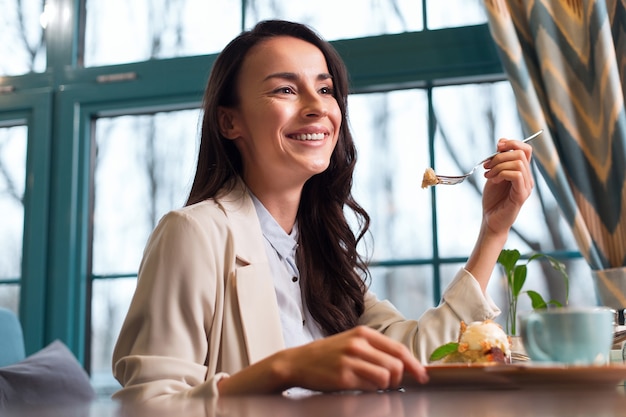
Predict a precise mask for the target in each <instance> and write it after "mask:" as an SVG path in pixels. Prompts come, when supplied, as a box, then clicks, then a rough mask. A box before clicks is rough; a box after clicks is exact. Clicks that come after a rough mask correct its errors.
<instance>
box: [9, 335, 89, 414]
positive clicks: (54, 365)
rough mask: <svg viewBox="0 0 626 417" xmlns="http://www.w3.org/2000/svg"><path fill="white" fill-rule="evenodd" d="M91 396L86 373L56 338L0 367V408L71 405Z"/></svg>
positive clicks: (84, 400)
mask: <svg viewBox="0 0 626 417" xmlns="http://www.w3.org/2000/svg"><path fill="white" fill-rule="evenodd" d="M94 398H95V392H94V389H93V387H92V386H91V383H90V381H89V376H88V375H87V373H86V372H85V370H84V369H83V367H82V365H81V364H80V363H79V362H78V361H77V360H76V358H75V357H74V355H73V353H72V352H71V351H70V350H69V349H68V348H67V347H66V346H65V345H64V344H63V343H62V342H60V341H58V340H57V341H55V342H52V343H51V344H49V345H48V346H47V347H45V348H43V349H42V350H40V351H39V352H36V353H34V354H33V355H31V356H29V357H27V358H26V359H24V360H23V361H21V362H18V363H15V364H13V365H8V366H5V367H2V368H0V407H5V406H10V405H16V404H32V405H52V404H73V403H79V402H87V401H91V400H92V399H94Z"/></svg>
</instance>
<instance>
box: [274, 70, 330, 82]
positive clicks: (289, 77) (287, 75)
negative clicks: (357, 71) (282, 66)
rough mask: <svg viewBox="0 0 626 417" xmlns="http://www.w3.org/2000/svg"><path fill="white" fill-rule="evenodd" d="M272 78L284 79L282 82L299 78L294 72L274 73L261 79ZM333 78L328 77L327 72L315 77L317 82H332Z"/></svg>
mask: <svg viewBox="0 0 626 417" xmlns="http://www.w3.org/2000/svg"><path fill="white" fill-rule="evenodd" d="M273 78H280V79H284V80H292V81H295V80H297V79H298V78H300V77H299V76H298V75H297V74H296V73H294V72H275V73H272V74H269V75H267V76H266V77H265V78H263V81H267V80H270V79H273ZM332 78H333V76H332V75H330V74H329V73H327V72H322V73H320V74H318V75H317V79H318V80H319V81H324V80H332Z"/></svg>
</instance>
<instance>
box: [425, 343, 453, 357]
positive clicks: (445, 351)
mask: <svg viewBox="0 0 626 417" xmlns="http://www.w3.org/2000/svg"><path fill="white" fill-rule="evenodd" d="M458 349H459V344H458V343H457V342H450V343H446V344H445V345H441V346H439V347H438V348H437V349H435V350H434V351H433V353H431V354H430V359H429V360H430V361H431V362H434V361H438V360H439V359H443V358H445V357H446V356H448V355H449V354H451V353H454V352H456V351H457V350H458Z"/></svg>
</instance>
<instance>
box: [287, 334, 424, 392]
mask: <svg viewBox="0 0 626 417" xmlns="http://www.w3.org/2000/svg"><path fill="white" fill-rule="evenodd" d="M303 349H304V351H302V353H303V354H302V355H299V358H300V359H299V360H298V362H297V363H298V364H299V365H300V366H304V369H301V370H300V371H301V372H298V374H300V375H303V376H306V377H305V378H306V380H305V381H302V383H303V384H304V385H300V386H305V387H307V388H311V389H316V390H320V391H336V390H353V389H357V390H368V391H372V390H378V389H393V388H397V387H399V386H400V384H401V383H402V378H403V376H404V375H405V374H406V373H410V374H411V375H412V376H413V377H414V378H415V379H416V380H417V381H420V382H422V383H425V382H427V381H428V376H427V374H426V370H425V369H424V367H423V366H422V365H421V364H420V363H419V361H418V360H417V359H416V358H415V357H414V356H413V355H412V354H411V353H410V352H409V350H408V349H407V348H406V347H405V346H404V345H402V344H401V343H399V342H396V341H394V340H392V339H390V338H388V337H387V336H384V335H383V334H381V333H379V332H377V331H375V330H373V329H370V328H367V327H364V326H358V327H355V328H354V329H351V330H348V331H346V332H343V333H340V334H337V335H334V336H330V337H327V338H326V339H323V340H320V341H317V342H313V343H311V344H309V345H306V346H303Z"/></svg>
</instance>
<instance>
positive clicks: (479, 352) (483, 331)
mask: <svg viewBox="0 0 626 417" xmlns="http://www.w3.org/2000/svg"><path fill="white" fill-rule="evenodd" d="M430 360H431V361H438V360H442V361H443V362H446V363H510V362H511V339H510V338H509V337H508V336H507V335H506V333H505V332H504V330H502V327H501V326H500V325H499V324H497V323H495V322H494V321H493V320H485V321H476V322H473V323H470V324H469V325H467V324H465V323H464V322H461V332H460V334H459V339H458V342H453V343H447V344H445V345H443V346H440V347H439V348H437V349H435V351H434V352H433V353H432V355H431V357H430Z"/></svg>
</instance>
